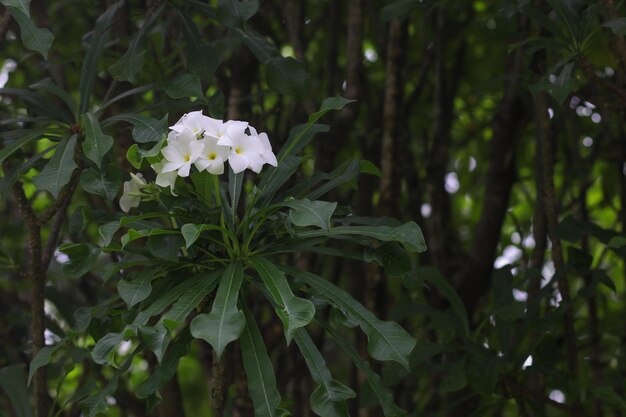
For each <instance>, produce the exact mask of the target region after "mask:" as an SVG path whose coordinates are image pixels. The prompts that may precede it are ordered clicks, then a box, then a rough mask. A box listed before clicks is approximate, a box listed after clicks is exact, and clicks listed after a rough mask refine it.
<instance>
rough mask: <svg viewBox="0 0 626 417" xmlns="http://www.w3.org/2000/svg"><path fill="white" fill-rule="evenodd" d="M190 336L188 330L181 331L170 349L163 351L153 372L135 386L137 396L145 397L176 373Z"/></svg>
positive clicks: (187, 347) (186, 349)
mask: <svg viewBox="0 0 626 417" xmlns="http://www.w3.org/2000/svg"><path fill="white" fill-rule="evenodd" d="M190 344H191V337H190V336H189V333H188V332H186V331H185V332H183V333H182V334H181V335H180V337H179V338H178V340H176V341H175V342H174V343H173V344H172V346H171V348H170V349H168V351H167V352H166V353H165V356H164V358H163V361H162V362H161V363H160V364H158V365H157V366H156V367H155V368H154V372H153V373H152V375H150V377H148V379H147V380H145V381H144V382H142V383H141V384H140V385H139V386H138V387H137V391H136V394H137V397H138V398H146V397H148V396H150V395H152V394H154V393H155V392H156V391H157V390H158V389H159V388H161V387H162V386H163V385H165V384H166V383H167V382H168V381H169V380H170V379H172V377H173V376H174V374H175V373H176V368H177V367H178V362H180V358H182V357H183V356H185V355H186V354H187V352H188V351H189V346H190Z"/></svg>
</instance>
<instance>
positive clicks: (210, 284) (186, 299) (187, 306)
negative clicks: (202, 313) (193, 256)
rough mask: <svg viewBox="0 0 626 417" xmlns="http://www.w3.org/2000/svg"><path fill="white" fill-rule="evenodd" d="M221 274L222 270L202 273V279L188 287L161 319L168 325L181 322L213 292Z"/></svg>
mask: <svg viewBox="0 0 626 417" xmlns="http://www.w3.org/2000/svg"><path fill="white" fill-rule="evenodd" d="M223 274H224V271H223V270H218V271H213V272H210V273H208V274H204V275H203V276H202V279H200V280H198V281H197V282H196V283H195V284H194V285H193V286H192V287H191V288H189V290H188V291H187V292H186V293H184V294H183V295H182V296H181V297H180V298H179V299H178V301H176V302H175V303H174V305H172V308H170V309H169V310H168V312H167V313H165V314H164V315H163V317H161V321H162V322H163V323H164V324H165V325H166V326H168V327H171V325H172V324H177V323H181V322H183V321H184V320H185V319H186V318H187V316H188V315H189V313H191V311H192V310H193V309H194V308H196V307H197V306H198V304H200V302H201V301H202V300H203V299H204V297H206V296H207V295H209V294H210V293H212V292H213V290H214V289H215V287H217V284H218V283H219V278H220V277H221V276H222V275H223Z"/></svg>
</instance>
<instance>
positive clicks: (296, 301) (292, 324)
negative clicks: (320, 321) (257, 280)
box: [250, 258, 315, 344]
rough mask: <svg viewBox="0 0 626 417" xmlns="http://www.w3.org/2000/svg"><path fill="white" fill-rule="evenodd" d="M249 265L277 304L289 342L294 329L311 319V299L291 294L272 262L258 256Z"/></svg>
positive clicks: (282, 275) (313, 308)
mask: <svg viewBox="0 0 626 417" xmlns="http://www.w3.org/2000/svg"><path fill="white" fill-rule="evenodd" d="M250 265H251V266H252V267H253V268H254V269H255V270H256V271H257V272H258V273H259V276H260V277H261V280H262V281H263V283H264V284H265V288H267V290H268V292H269V294H270V296H271V298H272V301H273V302H274V304H275V305H276V306H277V308H276V312H277V314H278V316H279V317H280V319H281V321H282V322H283V325H284V327H285V338H286V339H287V344H289V342H291V338H292V337H293V333H294V331H295V330H296V329H298V328H300V327H304V326H306V325H307V324H309V323H310V322H311V320H313V317H314V316H315V306H314V305H313V303H312V302H311V301H309V300H305V299H304V298H299V297H296V296H295V295H293V292H292V291H291V287H290V286H289V283H288V282H287V279H286V278H285V275H284V274H283V272H282V271H281V270H280V269H278V268H277V267H276V266H275V265H274V264H273V263H271V262H269V261H268V260H266V259H263V258H258V259H253V260H252V261H250Z"/></svg>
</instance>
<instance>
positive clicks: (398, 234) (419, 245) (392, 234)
mask: <svg viewBox="0 0 626 417" xmlns="http://www.w3.org/2000/svg"><path fill="white" fill-rule="evenodd" d="M297 236H298V237H301V238H308V237H316V236H328V237H332V238H337V237H341V236H363V237H368V238H372V239H375V240H379V241H382V242H398V243H400V244H401V245H402V246H404V248H405V249H406V250H407V251H408V252H424V251H425V250H426V242H425V241H424V236H423V235H422V231H421V229H420V227H419V226H418V225H417V223H415V222H407V223H405V224H403V225H401V226H338V227H334V228H332V229H330V230H329V231H324V230H319V231H318V230H312V231H303V232H299V233H298V234H297Z"/></svg>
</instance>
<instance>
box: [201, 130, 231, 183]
mask: <svg viewBox="0 0 626 417" xmlns="http://www.w3.org/2000/svg"><path fill="white" fill-rule="evenodd" d="M199 142H200V143H202V146H203V147H204V149H203V150H202V153H201V154H200V156H199V157H198V159H196V162H195V163H194V165H195V166H196V168H198V171H204V170H207V171H208V172H209V173H211V174H213V175H220V174H223V173H224V162H226V158H228V152H229V151H230V148H229V147H228V146H220V145H218V144H217V139H215V138H212V137H205V138H204V139H201V140H200V141H199Z"/></svg>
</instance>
